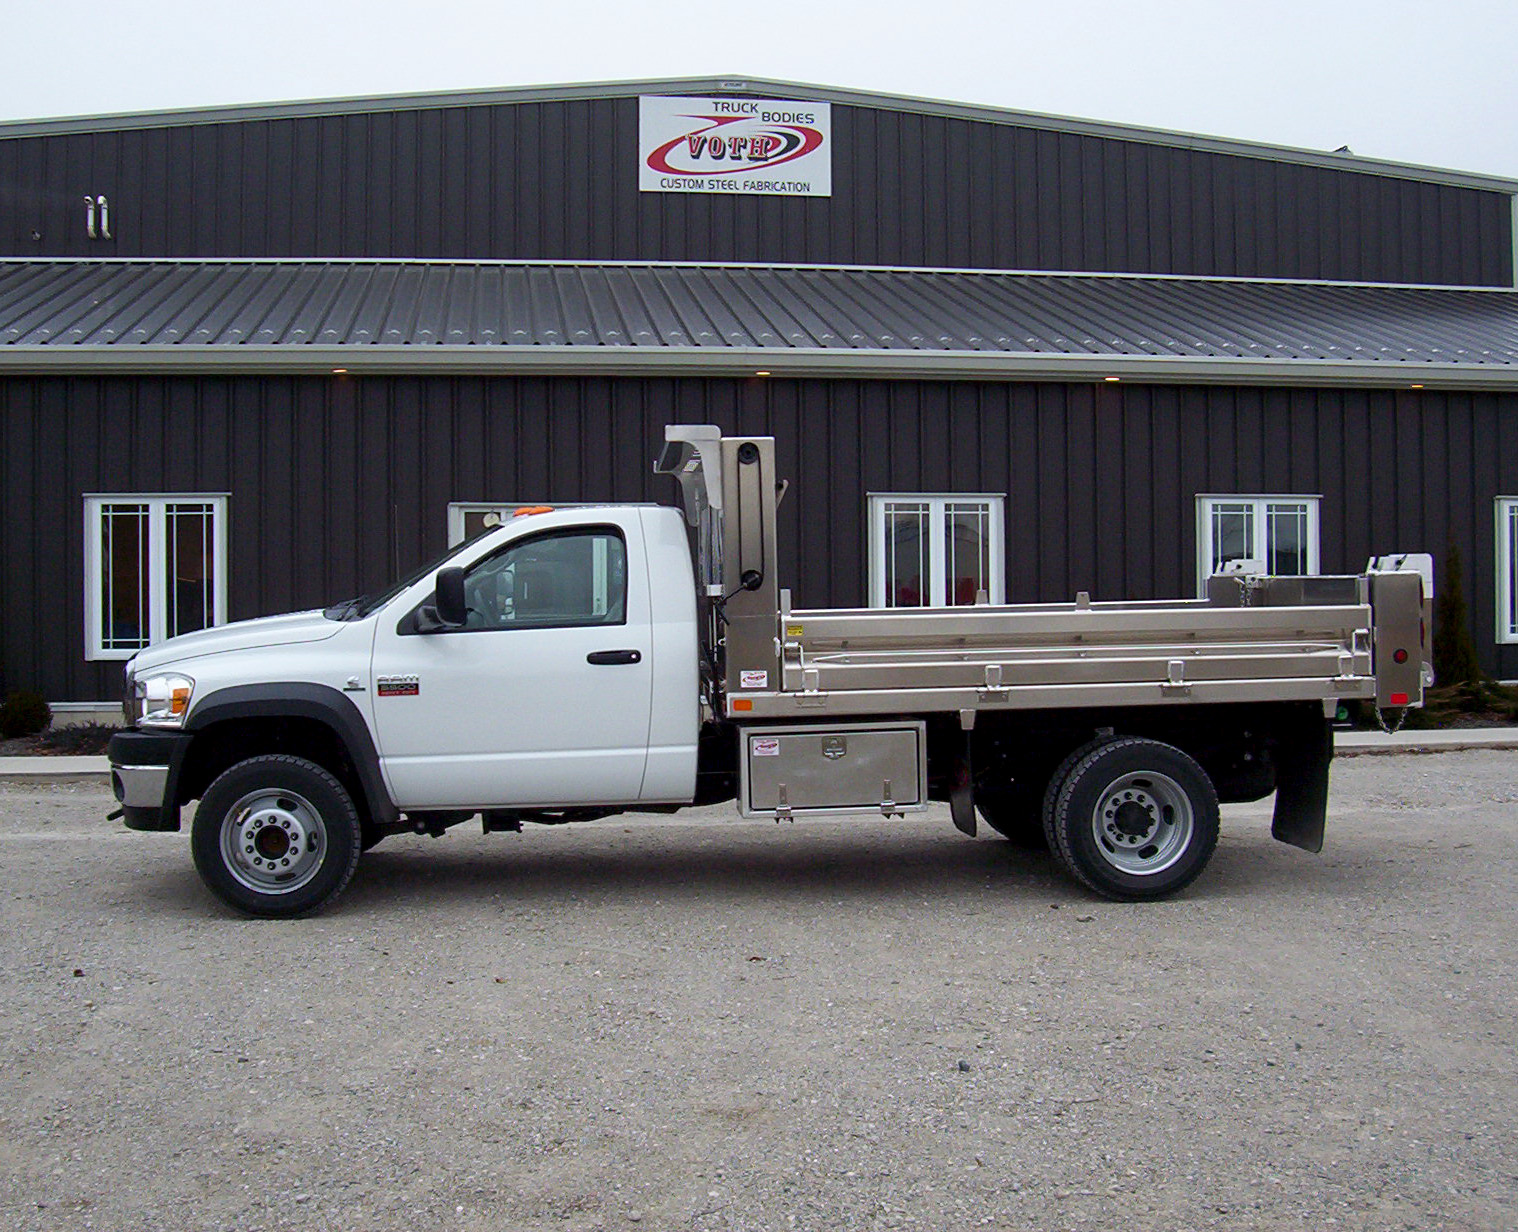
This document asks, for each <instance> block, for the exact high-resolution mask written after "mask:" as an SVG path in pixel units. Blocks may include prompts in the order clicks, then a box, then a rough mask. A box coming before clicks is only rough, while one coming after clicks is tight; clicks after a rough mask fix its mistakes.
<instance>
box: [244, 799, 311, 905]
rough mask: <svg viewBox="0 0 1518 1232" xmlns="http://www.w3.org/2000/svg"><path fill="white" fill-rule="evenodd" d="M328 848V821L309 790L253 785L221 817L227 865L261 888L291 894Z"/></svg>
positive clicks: (251, 887) (253, 887)
mask: <svg viewBox="0 0 1518 1232" xmlns="http://www.w3.org/2000/svg"><path fill="white" fill-rule="evenodd" d="M326 854H327V827H326V824H325V823H324V822H323V821H322V815H321V813H319V812H318V811H317V809H316V807H315V806H314V805H313V804H312V803H311V802H310V801H309V800H307V799H306V798H305V797H304V796H302V795H299V794H297V793H296V792H293V791H283V790H279V789H275V788H269V787H263V788H260V789H259V790H258V791H250V792H249V793H248V794H247V795H245V796H244V797H243V798H242V799H240V800H239V801H238V802H237V803H236V804H234V805H233V806H232V807H231V808H230V809H228V810H227V815H226V817H225V818H224V819H223V820H222V823H221V858H222V862H223V863H224V864H225V865H226V867H227V871H228V872H229V873H231V874H232V876H233V877H234V878H235V879H236V880H237V881H238V882H239V883H240V884H241V885H243V886H245V887H246V888H247V889H249V890H252V891H254V892H255V893H258V894H290V893H293V892H294V891H296V890H298V889H300V888H301V887H302V886H303V885H306V884H307V883H308V882H309V881H310V880H311V879H312V878H313V877H315V876H316V874H317V872H318V870H320V868H321V866H322V860H323V858H324V857H325V856H326Z"/></svg>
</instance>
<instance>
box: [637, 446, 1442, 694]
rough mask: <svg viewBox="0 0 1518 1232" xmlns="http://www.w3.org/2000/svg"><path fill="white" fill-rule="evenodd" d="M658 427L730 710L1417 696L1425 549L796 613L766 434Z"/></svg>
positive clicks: (1421, 673)
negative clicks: (1157, 586)
mask: <svg viewBox="0 0 1518 1232" xmlns="http://www.w3.org/2000/svg"><path fill="white" fill-rule="evenodd" d="M666 434H667V436H668V439H669V441H670V445H669V447H668V448H667V449H666V453H665V456H664V457H663V458H662V459H661V460H660V462H659V464H658V468H657V469H659V470H661V471H664V472H666V473H669V474H673V475H675V476H676V477H677V478H678V479H679V480H680V483H681V488H682V495H683V498H684V503H685V508H686V514H687V517H688V519H689V521H690V523H691V525H692V526H693V527H695V528H696V537H697V543H698V549H699V551H698V554H699V557H700V575H701V577H702V579H703V580H704V581H705V582H706V594H707V596H708V598H709V599H710V601H711V607H712V609H713V615H712V619H711V624H710V628H709V630H708V634H709V642H710V647H711V650H712V654H711V659H712V662H713V663H714V664H715V663H720V664H721V673H720V680H718V681H717V682H716V684H717V686H718V687H716V688H714V689H713V690H712V695H711V701H712V702H713V703H714V709H715V708H719V707H720V709H721V712H722V713H724V714H725V715H726V716H727V717H729V718H740V719H786V718H798V717H806V716H809V715H810V716H812V717H820V716H819V712H821V714H832V715H854V716H860V715H884V714H924V713H931V712H954V711H958V712H960V713H961V715H962V716H963V717H965V718H967V719H968V718H969V717H970V713H971V712H974V711H979V710H988V709H996V710H1045V709H1071V708H1079V707H1112V706H1124V707H1126V706H1155V705H1169V706H1184V705H1196V704H1212V703H1226V702H1245V703H1249V702H1285V701H1321V702H1323V703H1324V708H1325V710H1326V711H1327V712H1328V713H1332V712H1333V710H1334V709H1336V708H1337V706H1338V704H1339V703H1340V702H1341V701H1345V700H1366V701H1369V700H1375V701H1376V702H1377V703H1378V704H1380V705H1382V706H1407V705H1417V704H1419V703H1420V702H1421V700H1422V689H1423V684H1424V681H1425V678H1426V675H1427V664H1426V657H1427V642H1428V639H1427V632H1428V627H1429V615H1430V613H1429V604H1430V601H1431V598H1432V585H1431V582H1432V578H1431V576H1429V572H1430V567H1429V566H1427V565H1424V564H1423V563H1422V562H1424V561H1426V559H1427V558H1417V559H1413V558H1398V559H1396V560H1386V561H1383V562H1379V563H1378V562H1372V567H1371V568H1368V569H1367V571H1366V573H1364V574H1361V575H1355V576H1346V577H1313V578H1300V577H1278V578H1277V577H1251V576H1228V577H1217V578H1213V579H1211V580H1210V582H1209V586H1208V597H1207V598H1206V599H1198V600H1172V601H1158V602H1154V601H1150V602H1123V603H1093V602H1091V601H1090V600H1089V598H1088V597H1087V596H1086V595H1084V594H1082V595H1079V596H1077V598H1076V600H1075V602H1073V603H1045V604H1033V605H1025V606H998V607H991V606H987V605H980V606H974V607H953V608H935V609H904V608H889V609H822V610H800V611H793V610H791V608H790V603H789V598H788V592H786V591H783V590H781V589H780V588H779V586H778V584H777V581H776V574H777V568H776V565H777V562H776V543H775V541H776V528H775V526H776V507H777V505H778V502H779V498H780V496H781V495H783V493H784V486H783V485H782V484H779V483H777V481H776V478H775V475H774V442H773V440H771V439H770V438H768V437H748V438H734V437H723V436H722V435H721V433H720V431H719V430H718V429H716V428H714V427H691V426H683V425H677V426H674V427H671V428H669V429H667V433H666ZM1410 560H1411V563H1410ZM1420 568H1421V572H1420Z"/></svg>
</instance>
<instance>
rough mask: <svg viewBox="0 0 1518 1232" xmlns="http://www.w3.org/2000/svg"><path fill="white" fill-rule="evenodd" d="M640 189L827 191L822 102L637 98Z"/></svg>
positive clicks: (826, 125)
mask: <svg viewBox="0 0 1518 1232" xmlns="http://www.w3.org/2000/svg"><path fill="white" fill-rule="evenodd" d="M638 101H639V124H638V132H639V155H640V160H641V162H640V166H639V168H638V187H639V188H640V189H642V190H643V191H645V192H725V193H744V194H760V195H764V196H790V197H826V196H830V195H831V194H832V189H833V183H832V179H833V177H832V149H831V144H830V137H831V130H832V113H831V109H830V105H829V104H827V103H810V102H796V101H786V100H783V99H751V98H668V97H663V96H644V97H643V98H641V99H639V100H638Z"/></svg>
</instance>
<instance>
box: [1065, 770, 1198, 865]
mask: <svg viewBox="0 0 1518 1232" xmlns="http://www.w3.org/2000/svg"><path fill="white" fill-rule="evenodd" d="M1195 830H1196V814H1195V812H1194V810H1193V809H1192V807H1191V797H1190V796H1188V795H1187V794H1186V792H1185V790H1184V789H1183V788H1182V787H1181V785H1180V784H1179V783H1177V782H1176V781H1175V780H1174V779H1173V778H1170V777H1169V776H1168V775H1164V774H1157V773H1155V772H1154V771H1152V770H1138V771H1135V772H1134V773H1132V774H1125V775H1122V776H1121V777H1120V778H1117V779H1114V780H1113V781H1112V782H1111V783H1109V784H1108V785H1107V788H1106V790H1104V791H1103V792H1102V795H1101V799H1100V800H1098V801H1097V805H1096V808H1095V809H1093V810H1092V813H1091V834H1092V837H1093V838H1094V839H1095V840H1096V850H1097V852H1098V853H1099V854H1100V855H1101V857H1102V858H1103V859H1104V860H1106V861H1107V863H1108V864H1110V865H1111V866H1112V867H1113V868H1115V869H1117V870H1118V871H1119V872H1123V873H1129V874H1131V875H1132V876H1135V877H1151V876H1153V875H1154V874H1155V873H1162V872H1164V871H1165V870H1166V869H1167V868H1169V867H1170V866H1171V865H1172V864H1174V863H1175V862H1176V861H1177V860H1179V859H1180V858H1181V857H1182V856H1183V855H1184V854H1185V853H1186V849H1187V848H1188V847H1189V846H1190V845H1191V836H1192V834H1193V833H1194V832H1195Z"/></svg>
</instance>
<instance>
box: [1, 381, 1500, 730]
mask: <svg viewBox="0 0 1518 1232" xmlns="http://www.w3.org/2000/svg"><path fill="white" fill-rule="evenodd" d="M682 421H683V422H711V423H716V424H719V425H721V426H722V427H723V428H725V429H728V430H739V431H744V432H755V433H772V434H774V435H775V437H776V438H777V446H778V458H779V469H780V473H781V474H782V475H784V476H787V477H789V478H791V479H792V480H793V484H792V489H791V492H790V494H789V495H788V496H787V497H786V499H785V502H784V504H783V505H782V506H781V510H780V529H781V535H782V545H781V546H782V561H783V574H782V579H781V582H782V585H788V586H790V587H792V588H793V590H794V592H795V601H796V603H797V605H798V606H803V607H805V606H823V605H832V604H839V605H849V604H858V603H862V602H864V600H865V597H866V560H865V553H866V542H867V538H866V525H865V496H866V493H868V492H871V491H956V490H957V491H989V492H1005V493H1007V506H1006V511H1007V525H1006V542H1007V594H1008V597H1009V599H1011V600H1012V601H1033V600H1064V599H1069V598H1071V597H1072V596H1073V595H1074V594H1075V592H1076V591H1078V590H1087V591H1090V592H1091V593H1092V595H1093V596H1094V597H1096V598H1098V599H1119V598H1140V599H1142V598H1162V597H1167V596H1179V595H1189V594H1191V593H1193V592H1194V589H1195V584H1196V582H1195V569H1196V565H1195V561H1196V528H1195V520H1196V501H1195V497H1196V495H1197V494H1198V493H1201V492H1239V493H1262V492H1296V493H1321V494H1322V497H1323V501H1322V506H1321V523H1322V526H1321V532H1322V541H1321V542H1322V565H1323V568H1324V570H1325V571H1328V572H1336V571H1353V570H1358V569H1360V568H1362V567H1363V566H1364V564H1365V561H1366V558H1367V557H1369V556H1370V555H1372V554H1373V553H1374V554H1381V553H1385V552H1391V551H1430V552H1433V553H1434V554H1435V556H1436V557H1437V558H1439V559H1440V560H1441V561H1442V560H1443V559H1444V556H1445V546H1446V544H1447V543H1449V542H1453V543H1455V544H1457V545H1458V546H1459V547H1460V549H1461V551H1462V554H1463V556H1464V559H1465V566H1466V577H1467V586H1468V589H1467V595H1466V597H1467V601H1468V603H1469V607H1470V611H1471V614H1472V625H1473V629H1474V632H1475V634H1476V639H1477V644H1478V646H1480V647H1481V649H1482V656H1483V660H1484V662H1485V663H1486V665H1487V667H1488V668H1489V669H1491V670H1493V671H1495V672H1497V673H1498V674H1499V675H1501V676H1503V677H1506V678H1513V677H1518V646H1502V647H1499V646H1497V645H1495V641H1494V624H1495V617H1494V609H1495V602H1496V598H1495V590H1494V580H1495V579H1494V573H1495V568H1496V565H1495V557H1494V550H1495V545H1494V538H1495V535H1494V522H1493V516H1494V515H1493V500H1494V498H1495V497H1497V496H1499V495H1518V395H1512V394H1481V393H1475V394H1462V393H1451V394H1441V393H1427V392H1424V393H1414V392H1412V391H1403V392H1391V391H1387V392H1375V391H1372V392H1362V391H1349V392H1346V391H1315V390H1276V389H1213V388H1203V387H1164V386H1153V387H1146V386H1137V385H1131V386H1130V385H1122V386H1111V385H1100V386H1090V385H1026V384H975V383H969V382H965V383H943V382H910V381H762V380H759V379H757V378H756V379H751V380H748V381H733V380H695V379H691V380H630V379H569V378H532V379H514V378H484V377H469V378H443V377H418V378H364V379H358V378H340V379H334V378H328V379H322V378H314V377H299V378H277V379H257V378H172V379H149V378H130V377H115V378H103V379H83V378H79V379H66V378H48V379H32V380H28V379H17V378H8V379H5V380H3V381H0V576H3V577H4V579H5V586H4V596H3V601H0V651H3V653H0V677H3V680H0V683H3V685H4V687H6V688H13V689H14V688H38V689H40V690H41V691H42V692H43V693H44V694H46V695H47V696H48V697H49V698H51V699H54V700H70V699H76V700H98V699H102V698H112V697H115V696H116V695H117V693H118V691H119V682H120V678H121V667H120V664H119V663H106V664H87V663H85V662H84V659H83V657H82V645H83V642H82V636H83V634H82V626H83V619H84V617H83V594H84V579H83V573H82V570H83V565H82V560H83V546H82V518H83V503H82V497H83V494H84V493H86V492H93V491H113V492H144V493H147V492H161V491H229V492H230V493H231V500H230V502H229V504H230V517H231V526H230V532H231V533H230V549H229V551H230V583H231V585H230V603H231V614H232V616H233V618H243V617H248V616H254V615H259V614H263V613H269V612H277V611H288V610H291V609H296V608H302V607H311V606H315V605H319V604H323V603H327V602H331V601H333V600H335V599H338V598H342V597H346V596H348V595H353V594H358V593H360V592H363V591H373V590H375V589H379V588H382V587H384V586H385V585H386V584H387V583H388V582H389V581H390V580H392V579H393V578H394V577H396V576H397V575H398V574H399V573H400V572H401V571H404V570H409V569H411V568H413V567H415V566H416V565H418V564H420V563H421V562H422V561H424V560H426V559H428V558H429V557H431V556H432V555H434V554H436V553H437V552H440V551H441V550H442V549H443V547H444V546H445V541H446V535H447V530H446V510H447V505H448V502H449V501H454V500H469V501H475V500H478V501H517V500H524V501H537V500H547V501H560V502H570V501H606V500H610V501H640V500H650V499H657V500H661V501H666V502H667V501H670V500H671V499H672V497H673V488H672V485H670V483H669V481H668V480H667V479H664V478H660V477H656V476H654V475H652V474H651V472H650V459H651V458H653V456H654V455H655V454H656V453H657V451H658V448H659V445H660V444H661V443H662V440H663V426H664V424H666V423H670V422H682Z"/></svg>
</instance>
